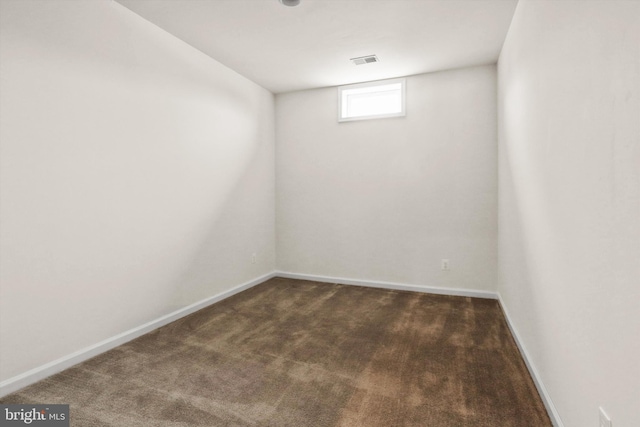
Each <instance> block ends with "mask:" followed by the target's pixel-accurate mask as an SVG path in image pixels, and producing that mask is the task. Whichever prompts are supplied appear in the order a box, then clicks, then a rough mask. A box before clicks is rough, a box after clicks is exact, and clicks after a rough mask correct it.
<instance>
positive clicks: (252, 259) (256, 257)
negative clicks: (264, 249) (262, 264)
mask: <svg viewBox="0 0 640 427" xmlns="http://www.w3.org/2000/svg"><path fill="white" fill-rule="evenodd" d="M257 261H258V254H256V253H255V252H254V253H252V254H251V264H255V263H256V262H257Z"/></svg>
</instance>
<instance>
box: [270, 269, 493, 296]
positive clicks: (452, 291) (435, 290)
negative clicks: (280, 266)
mask: <svg viewBox="0 0 640 427" xmlns="http://www.w3.org/2000/svg"><path fill="white" fill-rule="evenodd" d="M276 276H277V277H284V278H287V279H300V280H311V281H314V282H324V283H338V284H341V285H355V286H367V287H370V288H383V289H395V290H398V291H412V292H424V293H429V294H439V295H453V296H461V297H474V298H488V299H498V294H497V293H496V292H491V291H477V290H474V289H456V288H440V287H435V286H421V285H408V284H404V283H393V282H380V281H374V280H359V279H347V278H344V277H331V276H316V275H313V274H300V273H290V272H286V271H276Z"/></svg>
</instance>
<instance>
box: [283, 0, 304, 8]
mask: <svg viewBox="0 0 640 427" xmlns="http://www.w3.org/2000/svg"><path fill="white" fill-rule="evenodd" d="M280 3H282V4H283V5H285V6H289V7H293V6H297V5H299V4H300V0H280Z"/></svg>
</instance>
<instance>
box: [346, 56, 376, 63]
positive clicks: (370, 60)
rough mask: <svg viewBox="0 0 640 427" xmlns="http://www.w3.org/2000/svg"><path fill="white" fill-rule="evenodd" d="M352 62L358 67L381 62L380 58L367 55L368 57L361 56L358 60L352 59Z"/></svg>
mask: <svg viewBox="0 0 640 427" xmlns="http://www.w3.org/2000/svg"><path fill="white" fill-rule="evenodd" d="M350 61H351V62H353V63H354V64H356V65H363V64H372V63H374V62H380V60H379V59H378V57H377V56H375V55H367V56H360V57H358V58H351V59H350Z"/></svg>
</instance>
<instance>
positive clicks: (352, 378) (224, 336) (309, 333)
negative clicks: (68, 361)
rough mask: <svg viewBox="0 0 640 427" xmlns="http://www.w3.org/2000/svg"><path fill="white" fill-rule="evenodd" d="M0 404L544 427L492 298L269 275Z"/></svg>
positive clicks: (80, 426)
mask: <svg viewBox="0 0 640 427" xmlns="http://www.w3.org/2000/svg"><path fill="white" fill-rule="evenodd" d="M0 403H48V404H54V403H68V404H70V405H71V425H72V426H77V427H91V426H118V427H138V426H176V427H177V426H238V427H239V426H272V427H286V426H296V427H300V426H310V427H311V426H312V427H320V426H344V427H346V426H351V427H378V426H379V427H391V426H421V427H422V426H428V427H441V426H442V427H447V426H452V427H453V426H456V427H463V426H473V427H509V426H517V427H527V426H535V427H538V426H551V422H550V420H549V418H548V416H547V414H546V412H545V409H544V406H543V404H542V402H541V400H540V397H539V396H538V394H537V392H536V388H535V386H534V384H533V382H532V380H531V378H530V376H529V374H528V371H527V369H526V367H525V365H524V362H523V360H522V358H521V356H520V354H519V352H518V350H517V348H516V346H515V343H514V341H513V339H512V337H511V335H510V333H509V331H508V328H507V325H506V323H505V320H504V317H503V315H502V312H501V310H500V307H499V305H498V303H497V301H494V300H486V299H475V298H464V297H451V296H440V295H431V294H420V293H412V292H403V291H392V290H384V289H373V288H364V287H357V286H343V285H331V284H326V283H316V282H307V281H299V280H291V279H282V278H275V279H272V280H269V281H268V282H265V283H263V284H261V285H258V286H256V287H254V288H252V289H249V290H247V291H245V292H242V293H240V294H237V295H235V296H233V297H231V298H228V299H226V300H224V301H222V302H219V303H217V304H214V305H213V306H210V307H208V308H206V309H203V310H201V311H199V312H197V313H195V314H193V315H191V316H188V317H185V318H183V319H181V320H179V321H176V322H174V323H172V324H170V325H167V326H165V327H163V328H160V329H158V330H156V331H154V332H152V333H149V334H147V335H145V336H143V337H141V338H139V339H137V340H134V341H132V342H130V343H127V344H125V345H122V346H120V347H118V348H116V349H114V350H111V351H109V352H107V353H104V354H102V355H100V356H98V357H95V358H93V359H91V360H89V361H87V362H84V363H82V364H80V365H77V366H75V367H73V368H71V369H68V370H66V371H64V372H62V373H60V374H57V375H55V376H53V377H50V378H48V379H46V380H44V381H41V382H39V383H37V384H34V385H32V386H30V387H27V388H25V389H23V390H21V391H19V392H17V393H14V394H12V395H9V396H6V397H4V398H2V399H0Z"/></svg>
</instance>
